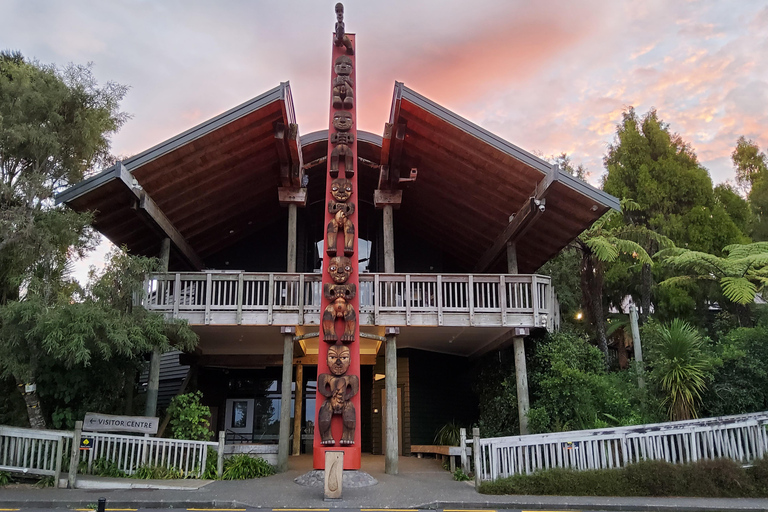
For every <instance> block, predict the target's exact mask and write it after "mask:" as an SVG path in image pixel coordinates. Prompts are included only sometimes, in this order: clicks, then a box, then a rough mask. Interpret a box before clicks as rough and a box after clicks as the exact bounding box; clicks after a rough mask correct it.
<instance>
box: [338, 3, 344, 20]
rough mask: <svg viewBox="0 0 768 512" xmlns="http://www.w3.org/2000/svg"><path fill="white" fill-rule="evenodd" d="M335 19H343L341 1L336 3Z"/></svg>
mask: <svg viewBox="0 0 768 512" xmlns="http://www.w3.org/2000/svg"><path fill="white" fill-rule="evenodd" d="M336 19H337V20H338V21H344V4H342V3H341V2H339V3H337V4H336Z"/></svg>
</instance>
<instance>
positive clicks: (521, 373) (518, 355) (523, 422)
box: [473, 336, 530, 450]
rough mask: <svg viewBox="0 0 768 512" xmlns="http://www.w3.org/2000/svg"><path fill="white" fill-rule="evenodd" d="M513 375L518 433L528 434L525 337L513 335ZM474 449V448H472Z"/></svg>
mask: <svg viewBox="0 0 768 512" xmlns="http://www.w3.org/2000/svg"><path fill="white" fill-rule="evenodd" d="M513 341H514V345H515V376H516V377H517V412H518V417H519V418H520V435H521V436H524V435H526V434H528V409H529V407H530V406H529V402H528V371H527V369H526V366H525V338H524V337H523V336H515V337H514V338H513ZM473 450H474V448H473Z"/></svg>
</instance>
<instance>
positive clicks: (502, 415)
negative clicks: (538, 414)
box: [472, 348, 529, 437]
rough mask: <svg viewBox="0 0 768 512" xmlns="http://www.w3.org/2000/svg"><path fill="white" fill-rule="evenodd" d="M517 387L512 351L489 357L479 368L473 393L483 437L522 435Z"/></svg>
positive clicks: (481, 361) (504, 351)
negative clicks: (476, 399)
mask: <svg viewBox="0 0 768 512" xmlns="http://www.w3.org/2000/svg"><path fill="white" fill-rule="evenodd" d="M526 353H529V351H528V350H526ZM516 386H517V385H516V380H515V366H514V353H513V352H512V349H511V348H509V349H506V350H502V351H499V352H498V353H496V354H488V355H486V356H485V357H484V358H483V359H481V360H480V362H479V364H478V365H477V366H476V367H475V369H474V375H473V379H472V390H473V391H474V393H475V394H476V395H477V398H478V410H479V418H478V425H477V426H478V427H479V428H480V433H481V434H482V435H483V437H498V436H511V435H518V434H519V433H520V424H519V418H518V412H517V387H516Z"/></svg>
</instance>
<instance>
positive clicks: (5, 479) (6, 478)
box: [0, 471, 13, 486]
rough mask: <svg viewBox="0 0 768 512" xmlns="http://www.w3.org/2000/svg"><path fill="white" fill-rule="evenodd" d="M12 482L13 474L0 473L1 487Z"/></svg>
mask: <svg viewBox="0 0 768 512" xmlns="http://www.w3.org/2000/svg"><path fill="white" fill-rule="evenodd" d="M11 482H13V479H12V478H11V474H10V473H9V472H7V471H0V486H3V485H8V484H9V483H11Z"/></svg>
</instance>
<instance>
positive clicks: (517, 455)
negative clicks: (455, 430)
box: [467, 412, 768, 480]
mask: <svg viewBox="0 0 768 512" xmlns="http://www.w3.org/2000/svg"><path fill="white" fill-rule="evenodd" d="M766 426H768V412H761V413H754V414H743V415H737V416H723V417H719V418H705V419H700V420H691V421H675V422H669V423H657V424H651V425H636V426H631V427H617V428H605V429H596V430H582V431H574V432H557V433H550V434H536V435H527V436H512V437H496V438H487V439H479V440H476V441H475V442H473V443H472V444H475V443H477V441H479V450H478V452H477V453H475V454H474V463H475V467H476V468H479V471H477V472H476V474H477V475H478V477H479V479H480V480H495V479H497V478H502V477H507V476H511V475H515V474H519V473H525V474H530V473H533V472H534V471H538V470H542V469H551V468H572V469H577V470H587V469H609V468H618V467H624V466H626V465H627V464H632V463H634V462H638V461H641V460H665V461H667V462H670V463H673V464H683V463H687V462H695V461H697V460H701V459H717V458H728V459H732V460H735V461H737V462H741V463H743V464H749V463H751V462H752V461H754V460H755V459H758V458H762V457H764V456H765V454H766V453H768V433H766ZM467 442H468V443H470V440H467ZM473 450H474V446H473Z"/></svg>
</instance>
